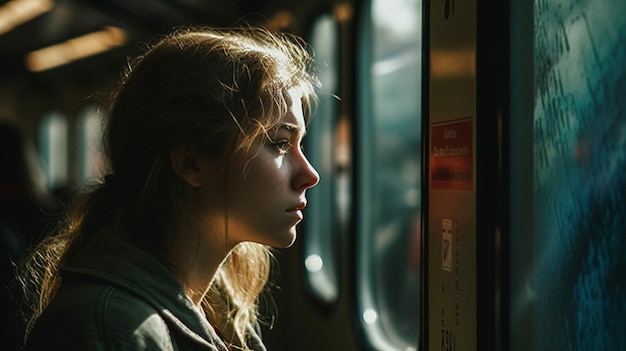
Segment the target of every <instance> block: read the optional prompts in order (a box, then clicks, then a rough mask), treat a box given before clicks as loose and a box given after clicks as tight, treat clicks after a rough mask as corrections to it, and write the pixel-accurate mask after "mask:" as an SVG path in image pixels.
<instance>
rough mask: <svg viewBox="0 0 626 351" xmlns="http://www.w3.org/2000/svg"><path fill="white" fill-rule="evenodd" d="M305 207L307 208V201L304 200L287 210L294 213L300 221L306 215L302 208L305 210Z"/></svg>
mask: <svg viewBox="0 0 626 351" xmlns="http://www.w3.org/2000/svg"><path fill="white" fill-rule="evenodd" d="M305 208H306V201H303V202H301V203H299V204H298V205H296V206H294V207H293V208H291V209H289V210H287V211H286V212H287V213H289V214H292V215H294V216H295V217H297V218H298V221H301V220H302V219H303V218H304V216H303V215H302V210H304V209H305Z"/></svg>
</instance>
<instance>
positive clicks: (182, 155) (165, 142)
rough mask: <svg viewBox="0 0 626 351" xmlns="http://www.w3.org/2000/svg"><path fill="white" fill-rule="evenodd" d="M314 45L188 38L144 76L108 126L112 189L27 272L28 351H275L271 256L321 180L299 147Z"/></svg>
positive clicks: (260, 33)
mask: <svg viewBox="0 0 626 351" xmlns="http://www.w3.org/2000/svg"><path fill="white" fill-rule="evenodd" d="M310 67H311V58H310V56H309V54H308V51H307V47H306V45H305V44H304V43H303V42H302V41H301V40H300V39H298V38H297V37H295V36H292V35H288V34H284V33H283V34H279V33H270V32H268V31H266V30H263V29H258V28H242V29H232V30H221V31H219V30H213V29H209V28H187V29H180V30H177V31H176V32H174V33H171V34H170V35H167V36H165V37H163V38H161V39H160V40H159V41H158V42H156V44H154V45H153V46H152V47H150V48H149V49H148V50H147V51H146V52H145V54H143V55H141V56H140V57H138V58H137V59H136V60H134V61H133V62H131V64H130V65H129V67H128V69H127V71H126V72H125V74H124V75H123V79H122V82H121V84H120V87H119V89H118V90H117V92H116V93H115V94H113V99H112V104H111V106H110V110H109V111H108V125H107V130H106V135H105V146H106V151H107V155H108V160H109V164H110V172H111V174H110V175H107V176H106V177H105V181H104V183H103V184H101V185H98V186H96V187H95V188H94V189H92V190H91V191H89V192H86V193H85V194H84V195H83V196H82V197H80V198H79V200H78V202H77V204H76V205H75V206H74V207H73V210H72V211H71V212H70V215H69V216H68V218H67V221H66V223H64V226H63V227H62V230H61V231H60V232H59V233H56V234H55V235H52V236H50V237H49V238H48V239H47V240H45V241H43V242H42V243H41V244H40V245H39V246H38V247H37V248H36V249H35V251H34V252H33V254H32V256H31V258H30V260H29V261H28V262H26V265H25V268H26V275H25V276H24V278H23V279H24V281H25V282H26V283H27V286H26V287H25V291H32V289H31V288H32V287H30V286H28V282H32V283H31V284H35V288H36V290H35V291H36V293H35V294H34V299H35V304H34V314H33V315H32V318H31V319H30V321H31V323H30V332H29V333H28V336H27V340H26V350H44V349H45V350H74V349H80V350H228V349H237V350H239V349H242V350H264V349H265V347H264V346H263V343H262V342H261V339H260V336H259V334H258V320H257V315H258V304H259V297H260V294H261V293H262V292H263V291H264V288H265V285H266V282H267V281H268V277H269V271H270V258H271V254H270V251H269V248H270V247H275V248H286V247H289V246H290V245H291V244H292V243H293V242H294V240H295V238H296V225H297V224H298V223H299V222H300V221H301V220H302V218H303V217H302V210H303V209H304V208H305V207H306V197H305V192H306V190H307V189H308V188H310V187H312V186H314V185H315V184H316V183H317V182H318V180H319V176H318V174H317V172H316V171H315V169H314V168H313V167H312V166H311V164H310V163H309V162H308V160H307V159H306V157H305V156H304V154H303V152H302V148H301V143H302V138H303V137H304V135H305V133H306V125H307V121H308V118H309V112H310V110H311V104H312V102H314V100H315V98H316V95H315V91H314V89H315V85H316V84H317V83H316V82H317V81H316V80H315V78H314V76H313V75H312V73H311V72H310V70H309V69H310Z"/></svg>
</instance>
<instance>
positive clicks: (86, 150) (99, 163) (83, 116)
mask: <svg viewBox="0 0 626 351" xmlns="http://www.w3.org/2000/svg"><path fill="white" fill-rule="evenodd" d="M103 130H104V120H103V117H102V115H101V114H100V112H99V110H98V108H97V107H96V106H89V107H87V108H85V109H84V110H83V111H82V112H81V113H80V115H79V117H78V125H77V128H76V133H77V134H76V139H77V148H78V169H79V177H80V181H81V182H89V181H91V180H94V179H95V178H98V177H101V176H102V175H103V174H102V173H103V172H104V157H103V150H102V132H103Z"/></svg>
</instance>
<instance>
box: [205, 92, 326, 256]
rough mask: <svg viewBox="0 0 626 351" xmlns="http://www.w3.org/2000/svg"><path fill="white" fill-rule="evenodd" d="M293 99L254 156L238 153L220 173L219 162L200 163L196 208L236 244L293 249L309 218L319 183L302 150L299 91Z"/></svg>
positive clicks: (303, 127)
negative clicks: (312, 191) (311, 192)
mask: <svg viewBox="0 0 626 351" xmlns="http://www.w3.org/2000/svg"><path fill="white" fill-rule="evenodd" d="M290 101H291V103H290V106H289V109H288V111H287V113H286V114H285V115H284V116H281V117H280V119H279V121H278V124H277V127H275V128H274V129H273V130H270V131H268V137H267V138H260V139H259V140H256V141H255V144H254V145H253V147H252V148H251V149H250V151H249V152H244V153H242V154H238V155H237V157H236V158H235V160H233V163H232V166H231V167H230V168H229V169H230V172H226V173H219V174H216V172H215V170H216V167H215V165H214V164H213V162H211V161H207V162H201V163H200V167H199V169H200V170H201V174H202V175H201V177H202V182H201V183H202V184H201V185H200V186H199V187H198V191H199V192H198V196H196V201H197V203H196V205H198V206H196V208H199V209H203V210H202V211H203V212H204V215H205V216H207V217H204V218H207V220H206V222H207V223H211V228H212V229H216V228H222V229H223V230H225V232H226V233H227V235H228V240H229V242H230V244H231V245H233V246H234V245H236V244H237V243H240V242H245V241H251V242H256V243H260V244H264V245H269V246H271V247H275V248H286V247H289V246H291V245H292V244H293V242H294V241H295V239H296V225H297V224H298V223H299V222H300V221H301V220H302V219H303V210H304V208H305V207H306V204H307V200H306V190H307V189H309V188H311V187H313V186H315V185H316V184H317V183H318V181H319V174H318V173H317V171H316V170H315V169H314V168H313V166H312V165H311V164H310V163H309V161H308V160H307V158H306V156H305V155H304V153H303V150H302V140H303V138H304V136H305V134H306V125H305V120H304V114H303V110H302V105H301V94H299V91H298V90H297V89H292V90H291V91H290Z"/></svg>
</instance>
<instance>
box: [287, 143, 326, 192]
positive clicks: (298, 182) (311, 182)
mask: <svg viewBox="0 0 626 351" xmlns="http://www.w3.org/2000/svg"><path fill="white" fill-rule="evenodd" d="M294 163H295V164H296V174H295V176H294V178H293V183H292V187H293V189H294V190H297V191H304V190H306V189H308V188H312V187H314V186H315V185H317V183H318V182H319V181H320V175H319V173H317V170H315V168H314V167H313V165H311V163H310V162H309V160H308V159H307V158H306V156H304V154H303V153H302V151H298V152H297V156H296V160H295V161H294Z"/></svg>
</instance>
